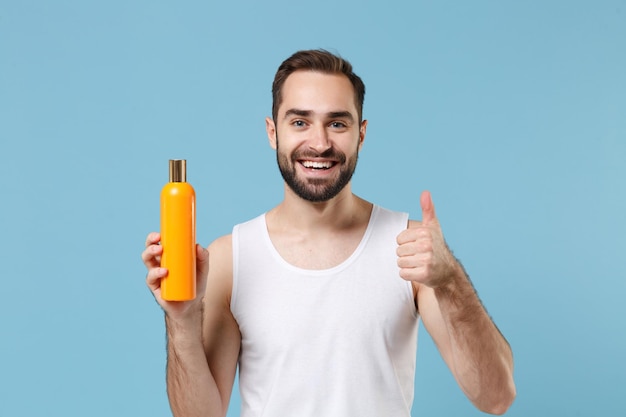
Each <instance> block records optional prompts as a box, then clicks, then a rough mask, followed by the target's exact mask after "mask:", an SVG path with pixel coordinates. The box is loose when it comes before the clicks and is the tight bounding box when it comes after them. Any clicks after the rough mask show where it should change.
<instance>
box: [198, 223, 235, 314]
mask: <svg viewBox="0 0 626 417" xmlns="http://www.w3.org/2000/svg"><path fill="white" fill-rule="evenodd" d="M208 251H209V273H208V278H207V290H206V295H205V298H207V297H208V298H214V297H215V296H218V297H219V298H220V299H221V300H222V301H227V304H229V303H230V295H231V291H232V285H233V245H232V235H224V236H221V237H219V238H217V239H215V240H214V241H213V242H212V243H211V244H210V245H209V247H208Z"/></svg>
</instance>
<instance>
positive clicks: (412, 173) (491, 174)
mask: <svg viewBox="0 0 626 417" xmlns="http://www.w3.org/2000/svg"><path fill="white" fill-rule="evenodd" d="M317 47H322V48H327V49H330V50H332V51H336V52H339V53H341V54H342V55H343V56H345V57H347V58H348V59H350V60H351V61H352V62H353V64H354V65H355V67H356V70H357V72H358V73H359V74H360V75H361V76H362V77H363V79H364V80H365V82H366V85H367V88H368V91H367V96H366V104H365V116H366V118H368V119H369V123H370V124H369V129H368V137H367V139H366V144H365V147H364V149H363V151H362V154H361V159H360V165H359V167H358V169H357V173H356V176H355V179H354V190H355V192H356V193H358V194H359V195H361V196H363V197H365V198H367V199H370V200H373V201H375V202H377V203H379V204H381V205H383V206H386V207H388V208H391V209H396V210H403V211H409V212H410V213H411V215H412V217H413V218H419V216H420V209H419V193H420V192H421V190H423V189H429V190H431V191H432V193H433V197H434V201H435V204H436V207H437V210H438V214H439V217H440V221H441V222H442V225H443V228H444V233H445V234H446V237H447V239H448V241H449V244H450V246H451V247H452V248H453V249H454V251H455V254H456V255H457V256H458V257H459V258H460V259H461V260H462V261H463V262H464V264H465V266H466V268H467V270H468V271H469V272H470V275H471V276H472V278H473V280H474V283H475V285H476V287H477V289H478V291H479V294H480V296H481V298H482V299H483V301H484V303H485V304H486V306H487V308H488V310H489V312H490V314H491V315H492V316H493V317H494V319H495V321H496V323H497V324H498V326H499V327H500V329H501V330H502V332H503V333H504V334H505V335H506V336H507V338H508V339H509V341H510V343H511V344H512V346H513V350H514V353H515V358H516V381H517V387H518V398H517V401H516V403H515V404H514V406H513V407H512V408H511V410H510V411H509V413H508V415H510V416H525V417H526V416H546V417H554V416H592V415H593V416H609V415H618V414H619V413H621V412H623V411H624V410H625V409H626V400H625V399H624V398H625V397H624V395H623V394H624V388H625V387H626V363H625V360H624V354H625V353H626V337H625V336H626V325H625V321H624V317H625V316H626V307H625V305H626V303H624V298H625V297H626V261H625V260H626V258H625V256H624V253H625V252H626V243H625V238H624V236H626V219H625V213H626V187H625V185H624V180H625V179H626V163H625V162H626V2H625V1H623V0H621V1H620V0H612V1H611V0H609V1H596V2H592V1H587V2H585V1H551V2H541V1H526V2H513V1H495V0H493V1H485V0H480V1H474V2H460V1H459V2H451V1H440V2H434V1H415V2H409V1H403V2H399V1H385V2H368V1H337V0H333V1H328V0H321V1H318V2H299V3H294V2H287V1H277V0H272V1H266V2H254V1H248V2H245V1H244V2H241V1H239V2H237V1H232V2H207V1H187V2H184V1H183V2H173V1H147V0H138V1H131V2H128V1H106V2H105V1H99V2H97V1H79V0H76V1H68V0H58V1H54V2H49V1H29V0H22V1H19V2H16V1H14V2H10V1H6V0H0V143H1V146H0V156H1V158H0V186H1V190H2V196H1V197H0V237H1V240H0V257H1V260H2V269H1V276H2V279H1V281H0V282H2V288H1V289H0V295H1V301H0V321H1V329H2V336H1V338H0V416H7V417H8V416H10V417H20V416H29V417H30V416H43V415H46V416H91V417H97V416H110V415H116V416H140V415H141V416H144V415H150V416H155V417H156V416H167V415H169V409H168V405H167V399H166V396H165V385H164V361H165V352H164V331H163V318H162V313H161V312H160V310H159V308H158V307H157V305H156V304H155V303H154V301H153V299H152V297H151V296H150V294H149V292H148V290H147V289H146V288H145V285H144V277H145V270H144V267H143V265H142V263H141V261H140V257H139V255H140V253H141V250H142V247H143V242H144V238H145V235H146V234H147V233H148V232H149V231H151V230H156V229H157V228H158V194H159V191H160V189H161V187H162V185H163V184H164V182H165V181H166V177H167V160H168V159H169V158H186V159H187V160H188V164H189V179H190V181H191V182H192V183H193V184H194V186H195V187H196V190H197V193H198V210H199V212H198V238H199V241H200V242H201V243H203V244H208V243H209V242H210V241H211V240H213V239H214V238H216V237H217V236H219V235H221V234H224V233H228V232H229V231H230V229H231V227H232V225H233V224H235V223H238V222H240V221H243V220H247V219H248V218H251V217H252V216H255V215H257V214H260V213H261V212H262V211H265V210H267V209H269V208H270V207H272V206H273V205H274V204H276V203H277V202H278V201H279V200H280V198H281V197H282V183H281V180H280V176H279V174H278V170H277V169H276V167H275V161H274V155H273V152H272V150H271V149H270V148H269V146H268V145H267V142H266V136H265V132H264V120H263V118H264V117H265V116H267V115H269V114H270V106H271V98H270V84H271V80H272V76H273V73H274V71H275V69H276V67H277V66H278V64H279V63H280V62H281V61H282V60H283V59H284V58H286V57H287V56H288V55H290V54H291V53H292V52H294V51H296V50H298V49H303V48H317ZM417 371H418V372H417V377H416V402H415V406H414V415H415V416H453V415H455V416H459V415H462V416H472V415H481V413H479V412H478V411H475V410H474V409H473V408H472V406H471V405H470V404H469V402H468V401H467V400H466V399H465V398H464V397H463V395H462V394H461V392H460V390H459V389H458V388H457V387H456V385H455V383H454V381H453V380H452V378H451V376H450V373H449V372H448V371H447V369H446V368H445V366H444V364H443V362H442V360H441V359H440V358H439V356H438V354H437V352H436V350H435V348H434V347H433V344H432V342H431V340H430V338H429V337H428V336H427V334H426V333H422V334H421V335H420V348H419V352H418V370H417ZM237 400H238V396H237V394H235V396H234V399H233V404H232V406H231V411H230V413H229V416H236V415H238V405H237V404H236V402H237Z"/></svg>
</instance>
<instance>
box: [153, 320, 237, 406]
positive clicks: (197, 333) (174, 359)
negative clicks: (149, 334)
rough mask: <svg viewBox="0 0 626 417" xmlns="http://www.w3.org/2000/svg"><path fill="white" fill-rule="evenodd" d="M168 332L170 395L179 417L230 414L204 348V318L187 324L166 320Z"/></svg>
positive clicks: (171, 403) (168, 388) (168, 386)
mask: <svg viewBox="0 0 626 417" xmlns="http://www.w3.org/2000/svg"><path fill="white" fill-rule="evenodd" d="M165 323H166V328H167V395H168V398H169V402H170V407H171V408H172V413H173V415H174V416H175V417H183V416H184V417H200V416H202V417H209V416H211V417H213V416H215V417H217V416H220V417H222V416H224V415H225V414H226V411H225V406H224V405H223V404H222V400H221V397H220V393H219V390H218V388H217V385H216V382H215V379H214V377H213V376H212V374H211V371H210V369H209V365H208V363H207V359H206V355H205V352H204V348H203V344H202V317H201V314H197V315H195V316H194V317H191V318H189V319H186V320H185V321H184V322H180V321H178V322H177V321H174V320H172V319H170V318H169V317H167V315H166V318H165Z"/></svg>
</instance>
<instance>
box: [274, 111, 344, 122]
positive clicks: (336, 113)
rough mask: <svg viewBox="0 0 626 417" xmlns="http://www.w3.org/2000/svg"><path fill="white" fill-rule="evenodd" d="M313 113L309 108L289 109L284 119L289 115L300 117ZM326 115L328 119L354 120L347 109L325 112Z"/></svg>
mask: <svg viewBox="0 0 626 417" xmlns="http://www.w3.org/2000/svg"><path fill="white" fill-rule="evenodd" d="M312 114H313V112H312V111H311V110H301V109H289V110H287V111H286V112H285V117H284V118H285V119H286V118H288V117H289V116H300V117H309V116H311V115H312ZM326 116H327V117H328V118H330V119H349V120H350V121H354V116H352V113H350V112H349V111H331V112H328V113H326Z"/></svg>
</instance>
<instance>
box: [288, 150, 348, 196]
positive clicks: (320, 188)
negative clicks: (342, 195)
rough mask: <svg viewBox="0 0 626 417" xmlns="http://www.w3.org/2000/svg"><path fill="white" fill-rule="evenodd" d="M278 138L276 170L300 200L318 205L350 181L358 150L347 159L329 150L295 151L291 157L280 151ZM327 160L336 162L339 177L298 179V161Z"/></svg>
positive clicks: (340, 153)
mask: <svg viewBox="0 0 626 417" xmlns="http://www.w3.org/2000/svg"><path fill="white" fill-rule="evenodd" d="M279 143H280V142H279V141H278V138H277V140H276V160H277V162H278V169H279V170H280V174H281V175H282V177H283V179H284V180H285V183H286V184H287V185H288V186H289V188H291V190H292V191H293V192H294V193H295V194H296V195H297V196H298V197H300V198H302V199H304V200H307V201H310V202H313V203H319V202H323V201H328V200H330V199H332V198H333V197H335V196H336V195H337V194H339V192H341V190H343V189H344V188H345V186H346V185H348V183H349V182H350V180H351V179H352V174H354V171H355V170H356V163H357V160H358V158H359V152H358V148H357V151H356V152H355V153H354V156H352V157H350V158H349V159H348V158H347V157H346V155H345V154H344V153H343V152H340V151H337V150H336V149H334V148H330V149H328V150H326V151H324V152H322V153H316V152H313V151H302V150H298V149H296V150H295V151H294V152H293V153H292V154H291V156H288V155H287V154H285V153H282V152H281V151H280V145H279ZM313 158H328V159H332V160H334V161H337V165H339V175H338V176H337V177H335V178H299V177H298V174H297V170H296V164H298V163H299V162H298V160H303V159H313Z"/></svg>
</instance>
